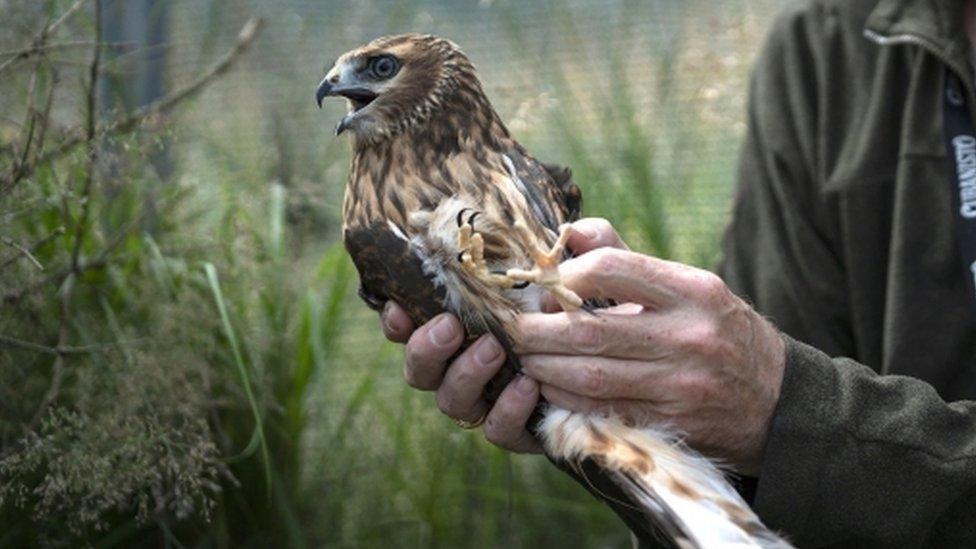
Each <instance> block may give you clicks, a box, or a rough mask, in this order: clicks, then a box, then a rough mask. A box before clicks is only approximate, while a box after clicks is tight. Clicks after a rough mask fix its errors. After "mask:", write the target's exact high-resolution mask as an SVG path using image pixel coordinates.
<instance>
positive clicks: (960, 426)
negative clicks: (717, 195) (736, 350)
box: [719, 12, 976, 546]
mask: <svg viewBox="0 0 976 549" xmlns="http://www.w3.org/2000/svg"><path fill="white" fill-rule="evenodd" d="M820 15H821V14H817V13H811V12H805V13H800V12H793V13H788V14H786V15H785V16H783V17H782V18H780V20H779V22H778V23H777V24H776V26H775V28H774V30H773V32H772V35H771V38H770V40H769V42H768V43H767V46H766V48H765V50H764V53H763V54H762V55H761V57H760V59H759V62H758V63H757V67H758V68H757V70H756V72H755V74H754V75H753V80H752V88H751V92H750V101H749V107H748V117H749V122H748V133H747V137H746V141H745V144H744V147H743V151H742V160H741V164H740V172H739V188H738V195H737V198H736V205H735V209H734V213H733V218H732V221H731V224H730V227H729V230H728V232H727V234H726V238H725V240H724V242H723V255H724V257H723V262H722V264H721V265H720V267H719V272H720V274H721V275H722V276H723V278H725V280H726V282H727V283H728V284H729V286H730V287H731V288H732V289H733V290H734V291H735V292H737V293H738V294H739V295H742V296H743V297H745V298H746V299H748V300H750V301H751V302H752V303H753V304H754V305H755V307H756V308H757V310H759V311H760V312H761V313H762V314H764V315H766V316H767V317H769V318H770V319H771V320H772V321H773V322H774V323H775V324H776V325H777V326H778V327H779V328H780V329H781V330H782V331H783V332H784V333H786V334H789V336H784V339H785V341H786V346H787V364H786V370H785V377H784V380H783V387H782V394H781V397H780V402H779V404H778V407H777V409H776V412H775V415H774V418H773V422H772V428H771V431H770V435H769V439H768V443H767V447H766V451H765V456H764V461H763V466H762V472H761V475H760V477H759V480H758V486H757V488H756V492H755V498H754V500H753V503H754V506H755V509H756V511H757V513H758V514H759V515H760V517H761V518H762V519H763V520H764V521H765V522H766V523H767V524H768V525H769V526H770V527H772V528H774V529H778V530H781V531H783V532H784V533H785V534H786V535H787V536H788V537H789V538H790V539H792V540H793V541H794V542H796V543H797V544H798V545H800V546H817V545H830V544H843V545H846V546H852V545H854V546H863V545H865V544H866V545H869V546H875V545H886V546H905V545H910V546H917V545H928V544H934V545H940V546H976V518H974V517H976V404H974V403H972V402H958V403H946V402H944V401H943V400H941V399H940V398H939V396H938V394H937V393H936V391H935V390H934V389H933V388H932V387H931V386H930V385H928V384H926V383H924V382H922V381H919V380H916V379H912V378H908V377H900V376H880V375H878V374H877V373H875V372H874V371H873V370H871V369H870V368H868V367H867V366H864V365H861V364H858V363H856V362H854V361H852V360H848V359H839V358H831V357H832V356H841V355H844V354H852V353H853V351H852V349H853V348H854V346H853V343H852V338H853V336H852V335H851V333H852V330H851V327H850V322H851V321H850V318H851V316H852V315H851V311H850V310H849V303H848V301H847V293H846V291H845V287H846V283H845V278H844V277H845V273H844V266H843V264H842V262H841V260H840V259H839V257H840V254H838V253H837V252H836V246H835V242H836V239H837V235H836V234H835V233H834V224H833V223H832V222H831V218H830V215H831V214H830V211H829V208H828V207H827V205H826V204H824V202H823V199H822V198H821V196H820V193H819V192H818V183H819V182H820V181H822V180H823V178H824V177H825V176H824V174H822V173H820V170H822V169H823V166H822V163H821V162H820V161H819V160H818V154H817V153H818V149H819V147H818V143H819V142H820V137H818V133H817V128H818V116H820V115H822V114H823V113H820V112H818V108H819V106H820V101H819V99H818V93H819V92H820V89H819V85H818V82H819V81H820V79H821V78H823V76H824V75H825V74H828V73H829V70H827V66H829V64H828V63H827V62H826V61H825V59H826V58H827V55H828V53H827V52H826V51H824V50H827V49H829V48H826V47H824V44H825V43H829V41H830V36H828V32H829V31H828V30H824V29H829V28H830V26H831V25H830V22H829V21H826V22H825V20H824V18H822V17H820ZM790 336H792V337H790ZM794 338H795V339H794ZM799 341H804V342H806V343H809V344H811V345H812V346H809V345H807V344H805V343H800V342H799Z"/></svg>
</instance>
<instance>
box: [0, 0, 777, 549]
mask: <svg viewBox="0 0 976 549" xmlns="http://www.w3.org/2000/svg"><path fill="white" fill-rule="evenodd" d="M771 3H772V0H770V1H768V2H765V3H747V2H744V1H739V0H725V1H723V2H717V3H713V2H703V1H696V2H687V3H686V2H665V1H657V2H636V1H628V0H619V1H609V0H608V1H596V0H590V1H584V0H577V1H575V2H568V3H565V4H564V3H560V2H555V1H552V2H547V1H532V2H515V1H501V0H499V1H496V2H490V1H481V2H461V3H450V2H439V1H434V0H426V1H422V2H416V3H403V2H385V1H376V2H369V1H366V2H355V3H353V2H349V3H338V2H324V3H323V2H309V1H305V0H289V1H288V2H270V1H268V2H261V1H251V2H248V1H244V0H211V1H202V0H199V1H192V2H191V1H189V0H183V1H175V2H173V3H172V5H170V6H169V9H168V16H169V17H171V18H172V20H171V21H170V23H171V24H170V26H169V28H171V29H173V30H172V32H173V36H171V37H170V43H169V45H168V46H167V52H168V62H167V65H168V67H169V71H170V74H169V75H168V80H169V81H170V84H171V87H174V88H175V87H176V86H177V85H179V84H180V83H182V82H186V81H188V80H190V79H191V78H192V77H193V75H194V74H196V73H198V72H200V71H202V70H203V69H205V68H206V67H207V66H208V65H209V64H210V63H211V62H212V61H213V60H214V59H215V58H217V57H219V56H220V55H221V54H222V52H223V51H225V50H226V49H227V48H228V47H229V46H230V44H231V42H232V41H233V37H234V33H235V32H236V30H237V29H238V28H240V25H241V24H242V23H243V21H244V19H245V18H246V17H248V16H249V15H250V14H252V13H258V14H262V15H264V16H266V17H267V19H268V22H269V25H268V30H267V31H266V33H265V34H264V36H262V37H261V38H260V39H259V40H258V41H257V42H256V43H255V46H254V48H253V49H252V50H251V51H250V52H248V53H247V54H246V55H245V56H243V57H242V59H241V60H240V63H239V64H238V65H237V66H236V67H235V68H234V69H233V70H232V71H231V72H230V73H228V74H227V75H225V76H223V77H222V78H221V79H219V80H218V81H217V82H215V83H214V84H213V86H212V87H211V88H210V89H208V90H207V91H206V92H205V93H203V94H202V95H200V96H198V97H196V98H194V99H192V100H190V101H188V102H185V103H184V104H181V105H180V106H179V107H178V108H177V109H176V110H175V111H173V113H172V116H158V117H151V118H149V119H146V120H144V121H143V123H141V124H140V125H138V126H137V127H136V128H135V129H134V130H133V131H131V132H126V133H124V134H121V135H114V134H113V135H108V136H99V137H97V138H96V139H94V140H91V141H89V142H87V143H86V145H83V146H80V147H77V148H76V149H73V150H72V151H70V153H69V154H65V155H62V156H59V157H57V158H55V159H51V160H49V161H47V160H45V161H36V162H33V161H31V159H38V158H42V157H43V156H44V153H45V152H46V151H51V150H55V149H56V148H57V145H58V143H60V142H63V139H65V136H67V135H71V134H72V132H73V131H76V130H79V129H83V128H84V124H85V121H86V117H87V106H86V94H87V92H88V90H89V85H90V80H89V79H88V70H89V69H90V63H91V57H92V51H93V48H92V47H91V44H88V45H83V44H79V43H87V42H91V40H92V36H93V33H94V29H95V26H94V25H93V21H94V17H93V15H94V10H93V5H94V0H89V1H87V2H85V1H82V2H81V4H80V8H79V10H78V11H77V12H76V13H74V14H73V15H72V16H71V17H69V18H67V19H66V20H65V21H64V22H63V24H62V25H61V27H60V28H59V29H58V31H57V33H54V34H53V35H52V36H51V37H49V38H46V40H49V43H50V44H54V43H69V42H71V43H74V45H72V46H70V47H69V46H64V47H57V48H50V49H48V50H45V51H44V53H43V54H41V55H33V54H32V55H28V56H23V57H17V56H16V55H15V54H12V53H11V52H16V51H19V50H20V49H21V48H24V47H25V45H30V44H31V43H32V42H31V40H32V39H33V38H34V37H36V36H37V32H38V30H39V29H41V28H43V27H44V26H45V25H46V24H50V23H51V22H53V21H57V20H58V18H59V17H60V16H61V15H62V14H64V13H66V12H68V11H70V9H71V8H72V6H74V5H75V2H74V1H69V0H54V1H50V2H33V1H29V0H0V12H2V13H3V14H4V18H5V25H4V29H3V30H2V31H0V50H2V52H3V53H0V66H2V64H4V63H5V62H6V61H8V60H12V61H11V63H10V64H9V66H7V67H4V68H0V115H2V116H0V176H2V177H3V178H4V179H0V183H2V182H5V181H6V182H9V181H10V180H11V179H12V178H13V175H14V174H15V172H16V171H17V169H18V165H19V164H18V163H21V164H22V160H24V159H25V158H26V159H27V160H28V163H33V164H35V166H34V168H35V169H33V170H32V172H31V173H30V174H29V175H26V176H24V177H19V178H17V181H16V184H13V185H9V186H8V185H4V186H3V187H2V190H0V239H2V242H0V294H2V296H3V297H2V299H3V301H2V305H0V307H2V311H3V314H2V315H0V379H2V380H3V383H0V547H8V546H9V547H23V546H33V545H49V546H64V545H68V546H73V545H80V544H82V545H92V546H96V547H117V546H133V545H138V546H142V545H160V546H167V547H168V546H176V547H180V546H191V545H192V546H201V547H210V546H215V547H241V546H243V547H249V546H253V547H264V546H268V545H272V544H274V545H288V546H294V547H304V546H309V545H311V546H320V545H330V546H332V545H334V546H357V547H358V546H367V547H368V546H390V545H394V546H498V545H506V546H509V545H511V546H555V545H569V546H622V545H624V544H626V543H627V540H628V535H627V532H626V531H625V530H624V528H623V526H622V525H621V523H620V522H619V521H618V520H617V519H616V518H615V517H614V516H613V515H612V514H611V513H610V512H609V511H608V510H607V509H606V508H604V507H602V506H600V505H599V504H597V503H595V502H594V501H593V500H592V499H591V498H590V496H588V495H587V494H585V493H584V491H583V490H582V489H581V488H580V487H579V486H577V485H576V484H575V483H574V482H573V481H571V480H569V479H568V477H566V476H564V475H563V474H562V473H559V472H558V471H556V470H555V469H554V468H552V467H551V466H549V465H548V463H546V462H545V461H544V460H542V459H541V458H538V457H533V456H512V455H509V454H507V453H505V452H502V451H501V450H498V449H497V448H494V447H492V446H490V445H488V444H487V443H485V442H484V441H483V440H482V438H481V437H480V435H479V433H477V432H468V431H460V430H458V429H456V428H455V427H454V426H453V424H452V423H451V422H450V421H449V420H447V419H446V418H444V417H443V416H442V415H440V414H439V413H438V412H437V410H436V407H435V406H434V404H433V400H432V398H431V396H430V395H429V394H423V393H419V392H417V391H413V390H411V389H409V388H407V387H406V386H405V384H404V383H403V382H402V379H401V377H400V368H401V366H400V364H401V360H402V356H401V351H400V350H399V349H398V347H397V346H395V345H392V344H389V343H386V342H385V341H383V338H382V336H381V334H380V333H379V330H378V329H377V327H376V320H375V318H374V315H373V313H371V312H370V311H368V310H367V309H366V308H365V307H363V306H362V304H361V303H359V301H358V298H357V297H356V296H355V289H356V286H357V281H356V274H355V270H354V268H353V267H352V265H351V263H350V262H349V260H348V259H347V257H346V255H345V252H344V250H343V249H342V248H341V245H339V244H338V242H337V238H338V227H339V219H338V217H339V204H340V200H341V193H342V187H343V184H344V180H345V175H346V170H347V162H348V151H347V146H346V144H345V143H344V142H343V141H341V140H336V139H334V138H332V137H331V128H332V126H333V124H334V121H335V120H337V118H338V115H339V112H340V109H341V106H339V105H338V104H330V105H328V106H327V107H326V109H324V112H321V113H320V112H318V111H315V110H314V106H313V102H312V99H311V97H312V92H313V90H314V86H315V84H316V82H317V80H318V77H319V76H320V75H321V68H322V67H323V65H325V64H328V63H329V62H330V61H331V59H333V58H334V57H335V56H337V55H338V54H340V53H341V52H342V51H344V50H345V49H348V48H350V47H353V46H355V45H357V44H358V43H361V42H364V41H366V40H368V39H371V38H373V37H375V36H376V35H379V34H382V33H387V32H396V31H406V30H422V31H435V32H438V33H440V34H443V35H445V36H448V37H450V38H452V39H454V40H455V41H457V42H459V43H460V44H461V46H462V47H463V48H464V49H465V50H466V51H468V53H469V54H470V55H471V57H472V59H473V60H474V61H475V63H476V64H477V65H478V66H479V68H480V69H481V75H482V79H483V81H484V82H485V87H486V89H487V91H488V93H489V96H490V97H491V98H492V99H493V101H494V102H495V104H496V106H497V108H498V110H499V112H500V113H501V115H502V117H503V118H504V119H505V120H506V121H507V122H508V123H509V126H510V127H511V129H512V130H513V132H514V133H515V134H516V135H517V136H518V137H519V139H520V140H521V141H522V142H523V143H524V144H525V145H526V146H527V147H528V148H529V149H530V150H531V151H533V152H534V153H536V154H537V156H539V157H540V158H542V159H544V160H547V161H556V162H560V163H563V164H567V165H570V166H571V167H572V168H573V169H574V173H575V178H576V180H577V182H578V183H579V184H580V185H581V187H582V188H583V191H584V197H585V206H584V209H585V211H586V213H587V214H588V215H599V216H604V217H607V218H609V219H611V220H612V221H613V222H614V224H615V225H616V226H617V227H618V228H619V229H620V230H621V232H622V233H623V234H624V235H625V237H626V239H627V240H628V241H629V242H630V244H631V246H632V247H634V248H635V249H639V250H642V251H646V252H649V253H656V254H658V255H662V256H666V257H672V258H676V259H679V260H683V261H688V262H692V263H695V264H698V265H709V264H710V263H711V262H713V261H714V260H715V258H716V253H717V236H718V233H719V231H720V230H721V227H722V225H723V223H724V220H725V216H726V213H727V208H728V203H729V199H730V196H731V185H732V180H733V173H734V157H735V151H736V150H737V147H738V144H737V143H738V139H739V137H740V135H741V132H742V113H741V110H742V108H741V107H742V99H743V97H744V93H745V80H746V74H747V70H748V65H749V63H750V61H751V58H752V53H753V52H754V51H755V49H756V45H757V41H758V40H759V38H760V37H761V34H762V28H763V26H764V23H765V21H766V20H767V19H766V18H768V16H769V7H770V5H771ZM475 29H477V32H475ZM104 47H105V48H115V47H116V46H111V45H105V46H104ZM125 47H126V46H124V45H119V46H118V48H120V50H119V51H115V52H114V54H113V55H107V56H106V57H105V59H104V60H103V63H102V64H101V66H100V69H99V70H100V71H101V72H102V73H103V74H106V75H113V76H115V77H116V79H118V78H123V79H124V78H126V77H130V78H136V77H137V68H138V67H136V66H135V65H133V64H132V63H131V57H132V56H131V55H128V54H127V51H128V50H126V49H125ZM127 75H128V76H127ZM48 104H50V109H48V108H47V105H48ZM119 114H122V113H116V112H109V111H106V112H100V113H98V116H100V117H103V119H104V118H109V119H110V118H111V117H114V116H117V115H119ZM42 120H44V122H43V126H44V127H46V129H45V132H44V133H45V135H44V136H43V139H40V138H39V136H38V134H37V133H34V132H35V130H39V129H40V127H41V126H42V124H41V121H42ZM28 142H30V143H32V145H31V147H27V146H26V145H25V144H26V143H28ZM39 143H43V144H39ZM37 147H42V149H40V150H39V149H38V148H37ZM164 148H166V149H168V150H169V154H170V157H171V159H172V163H173V165H174V168H175V173H174V174H172V175H171V176H166V177H160V175H159V174H158V173H157V171H156V169H154V167H153V165H152V163H151V162H150V161H149V159H151V158H153V156H154V155H156V154H157V152H158V151H160V150H162V149H164ZM25 150H27V151H28V153H27V154H26V155H25V154H24V151H25ZM90 151H94V152H95V155H94V157H93V158H94V160H95V162H94V163H91V162H90V160H91V158H92V157H90V156H89V155H88V153H89V152H90ZM89 177H91V178H92V185H91V187H90V189H89V192H87V193H86V192H85V187H86V185H85V183H86V181H87V180H88V178H89ZM86 210H87V213H84V212H85V211H86ZM76 246H77V250H78V255H77V261H74V259H73V257H74V253H75V249H76ZM65 296H68V298H67V299H66V298H65ZM66 303H67V306H65V304H66Z"/></svg>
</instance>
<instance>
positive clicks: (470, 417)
mask: <svg viewBox="0 0 976 549" xmlns="http://www.w3.org/2000/svg"><path fill="white" fill-rule="evenodd" d="M573 228H574V229H575V231H574V234H573V236H572V238H571V239H570V241H569V243H568V245H569V247H570V249H572V250H574V251H575V252H576V253H584V252H587V251H589V250H592V249H594V248H598V247H601V246H617V247H623V243H622V242H621V241H620V239H619V237H618V236H617V234H616V233H615V232H614V231H613V229H612V227H611V226H610V224H609V223H608V222H606V221H605V220H601V219H583V220H580V221H578V222H576V223H574V224H573ZM381 320H382V325H383V333H384V334H385V335H386V337H387V339H389V340H390V341H395V342H398V343H406V344H407V347H406V360H405V362H404V368H403V375H404V377H405V378H406V380H407V383H408V384H409V385H410V386H411V387H415V388H417V389H421V390H425V391H436V393H437V405H438V408H440V410H441V411H442V412H443V413H444V414H446V415H447V416H449V417H451V418H453V419H455V420H462V421H466V422H477V421H478V420H479V419H481V418H484V420H485V421H484V433H485V438H487V439H488V440H489V441H490V442H492V443H494V444H496V445H498V446H501V447H502V448H505V449H507V450H511V451H514V452H540V451H541V447H540V446H539V444H538V442H537V441H536V440H535V439H534V438H533V437H532V436H531V435H530V434H529V432H528V431H527V430H526V427H525V424H526V422H527V421H528V419H529V416H530V415H531V414H532V410H533V409H534V408H535V405H536V403H537V402H538V400H539V384H538V383H537V382H536V381H535V380H533V379H532V378H530V377H526V376H521V375H519V376H518V377H516V378H515V380H513V382H512V383H510V384H509V385H508V387H506V388H505V389H504V391H502V394H501V395H500V396H499V398H498V400H497V401H496V402H495V404H494V406H489V404H488V402H487V401H485V399H484V396H483V395H484V388H485V384H487V383H488V381H489V380H490V379H491V378H492V377H494V376H495V374H497V373H498V371H499V369H500V368H501V366H502V364H503V363H504V361H505V355H504V353H503V351H502V349H501V346H500V345H499V343H498V341H497V340H496V339H495V338H494V337H492V336H491V335H485V336H482V337H481V338H480V339H478V340H477V341H476V342H475V343H474V344H472V345H471V346H470V347H468V349H466V350H465V351H464V352H463V353H461V354H460V355H458V357H457V358H456V359H454V361H453V362H451V364H450V365H448V364H447V362H448V360H450V359H451V357H452V356H454V354H455V353H456V352H457V351H458V349H459V348H460V347H461V344H462V343H463V341H464V331H463V328H462V326H461V323H460V322H459V321H458V319H457V317H455V316H454V315H451V314H447V313H445V314H442V315H439V316H437V317H435V318H433V319H431V321H430V322H428V323H426V324H424V325H423V326H421V327H419V328H415V326H414V324H413V322H412V321H411V320H410V317H409V316H407V313H406V312H405V311H404V310H403V309H402V308H401V307H400V306H399V305H397V304H396V303H394V302H392V301H390V302H387V305H386V307H385V308H384V309H383V313H382V314H381ZM486 414H487V415H486Z"/></svg>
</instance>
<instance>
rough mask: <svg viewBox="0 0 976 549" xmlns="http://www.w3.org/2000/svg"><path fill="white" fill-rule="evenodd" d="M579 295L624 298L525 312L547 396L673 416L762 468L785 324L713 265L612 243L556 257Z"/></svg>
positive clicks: (731, 455) (684, 429)
mask: <svg viewBox="0 0 976 549" xmlns="http://www.w3.org/2000/svg"><path fill="white" fill-rule="evenodd" d="M560 273H561V274H562V279H563V283H564V284H566V286H568V287H569V288H570V289H572V290H573V291H575V292H576V293H577V294H579V295H580V296H581V297H583V298H603V299H613V300H615V301H617V302H618V303H625V305H622V306H619V307H615V308H612V309H609V310H607V311H600V312H599V313H598V314H597V315H593V314H590V313H587V312H584V311H576V312H569V313H566V312H559V313H554V314H545V313H532V314H523V315H520V316H519V319H518V326H517V331H518V333H519V338H518V342H517V344H516V352H518V353H519V355H520V361H521V363H522V368H523V372H524V373H525V374H526V375H528V376H530V377H533V378H535V379H537V380H539V382H540V383H542V389H541V391H542V395H543V396H544V397H545V398H546V399H547V400H548V401H549V402H551V403H553V404H554V405H556V406H559V407H562V408H566V409H569V410H574V411H578V412H601V413H611V412H612V413H613V414H615V415H618V416H619V417H621V418H622V419H623V420H624V421H626V422H628V423H630V424H632V425H638V426H640V425H655V426H662V425H663V426H668V427H671V428H673V429H675V430H676V431H677V432H679V433H683V434H685V435H686V439H685V440H686V441H687V442H688V443H689V444H690V445H691V446H692V447H694V448H696V449H698V450H700V451H702V452H703V453H705V454H706V455H709V456H712V457H717V458H721V459H723V460H725V461H726V462H727V463H728V464H729V465H731V466H732V467H733V468H735V469H736V470H738V471H739V472H741V473H745V474H757V473H758V471H759V468H760V465H761V462H762V453H763V450H764V447H765V443H766V437H767V433H768V431H769V425H770V422H771V420H772V415H773V411H774V409H775V407H776V403H777V401H778V399H779V392H780V386H781V384H782V379H783V369H784V363H785V350H784V344H783V341H782V339H781V338H780V336H779V332H778V331H777V330H776V328H774V327H773V326H772V325H771V324H770V323H769V322H767V321H766V320H765V319H763V318H762V317H761V316H760V315H759V314H758V313H756V311H754V310H753V309H752V308H751V307H750V306H749V305H747V304H746V303H745V302H744V301H742V300H741V299H739V298H738V297H736V296H735V295H734V294H732V292H731V291H730V290H729V289H728V287H727V286H726V285H725V283H724V282H723V281H722V280H721V279H720V278H719V277H717V276H716V275H714V274H712V273H709V272H708V271H704V270H701V269H696V268H694V267H690V266H687V265H682V264H680V263H674V262H670V261H664V260H660V259H656V258H653V257H649V256H645V255H641V254H637V253H633V252H629V251H625V250H620V249H612V248H602V249H598V250H593V251H591V252H589V253H585V254H582V255H579V256H578V257H575V258H573V259H571V260H569V261H566V262H564V263H562V264H561V265H560Z"/></svg>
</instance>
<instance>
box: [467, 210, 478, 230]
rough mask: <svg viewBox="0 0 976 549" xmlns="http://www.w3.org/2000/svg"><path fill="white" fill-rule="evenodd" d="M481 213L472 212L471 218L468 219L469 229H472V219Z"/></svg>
mask: <svg viewBox="0 0 976 549" xmlns="http://www.w3.org/2000/svg"><path fill="white" fill-rule="evenodd" d="M480 213H481V212H474V213H473V214H471V217H469V218H468V225H471V229H474V218H476V217H478V214H480Z"/></svg>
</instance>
